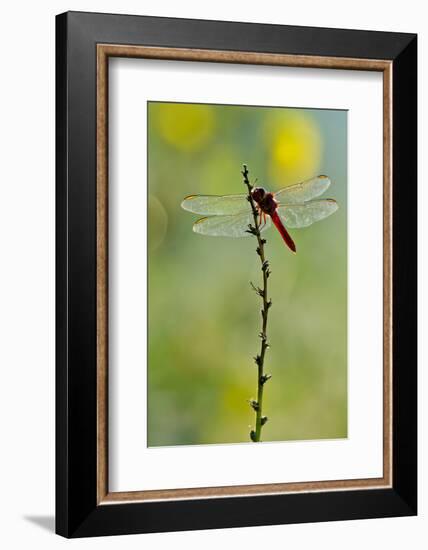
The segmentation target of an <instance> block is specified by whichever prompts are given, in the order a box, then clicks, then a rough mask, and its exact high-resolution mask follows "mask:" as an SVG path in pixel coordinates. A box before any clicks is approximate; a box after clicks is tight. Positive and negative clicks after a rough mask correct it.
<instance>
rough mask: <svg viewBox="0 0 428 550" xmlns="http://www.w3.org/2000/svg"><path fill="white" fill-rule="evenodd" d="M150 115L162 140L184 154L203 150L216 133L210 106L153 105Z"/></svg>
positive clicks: (151, 105)
mask: <svg viewBox="0 0 428 550" xmlns="http://www.w3.org/2000/svg"><path fill="white" fill-rule="evenodd" d="M150 115H152V116H153V117H154V120H153V122H154V124H155V125H156V127H157V130H158V132H159V134H160V135H161V136H162V138H163V139H164V140H165V141H166V142H168V143H169V144H170V145H172V146H173V147H175V148H176V149H179V150H181V151H184V152H193V151H197V150H198V149H201V148H202V147H203V146H204V145H205V144H206V143H207V141H208V140H209V139H210V138H211V136H212V134H213V131H214V125H215V115H214V111H213V108H212V107H211V106H210V105H195V104H183V103H152V104H150Z"/></svg>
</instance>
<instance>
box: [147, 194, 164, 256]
mask: <svg viewBox="0 0 428 550" xmlns="http://www.w3.org/2000/svg"><path fill="white" fill-rule="evenodd" d="M148 216H149V223H148V228H149V235H148V241H149V248H150V250H151V251H153V250H156V249H157V248H159V246H160V245H161V244H162V242H163V241H164V239H165V236H166V231H167V228H168V214H167V212H166V210H165V208H164V206H163V204H162V203H161V202H160V200H159V199H158V198H157V197H156V196H155V195H149V209H148Z"/></svg>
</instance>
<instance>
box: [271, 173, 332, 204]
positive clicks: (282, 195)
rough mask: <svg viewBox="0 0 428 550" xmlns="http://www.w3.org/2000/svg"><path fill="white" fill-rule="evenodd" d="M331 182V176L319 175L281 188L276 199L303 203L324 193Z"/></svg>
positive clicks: (288, 202)
mask: <svg viewBox="0 0 428 550" xmlns="http://www.w3.org/2000/svg"><path fill="white" fill-rule="evenodd" d="M330 183H331V182H330V178H328V177H327V176H317V177H316V178H312V179H310V180H307V181H304V182H302V183H296V184H295V185H290V186H289V187H285V188H284V189H281V191H278V192H277V193H275V200H276V201H277V202H278V203H279V204H284V205H285V204H287V205H288V204H302V203H304V202H306V201H309V200H311V199H314V198H315V197H319V196H320V195H322V194H323V193H324V191H326V190H327V189H328V188H329V187H330Z"/></svg>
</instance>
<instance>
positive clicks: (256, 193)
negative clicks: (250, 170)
mask: <svg viewBox="0 0 428 550" xmlns="http://www.w3.org/2000/svg"><path fill="white" fill-rule="evenodd" d="M251 194H252V196H253V199H254V200H255V201H256V202H260V201H261V200H263V197H264V196H265V194H266V191H265V190H264V189H263V187H255V188H254V189H253V190H252V191H251Z"/></svg>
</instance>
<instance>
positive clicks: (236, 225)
mask: <svg viewBox="0 0 428 550" xmlns="http://www.w3.org/2000/svg"><path fill="white" fill-rule="evenodd" d="M248 208H249V206H248V203H247V209H248ZM249 225H253V226H254V218H253V214H252V213H251V211H250V212H243V213H241V214H236V215H234V216H210V217H208V218H201V219H200V220H198V221H196V222H195V223H194V224H193V231H194V232H195V233H200V234H201V235H211V236H212V237H249V236H250V233H247V230H248V226H249ZM270 225H271V223H270V219H269V218H266V224H265V225H263V224H262V227H260V232H262V231H265V230H266V229H268V227H270Z"/></svg>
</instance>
